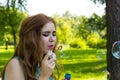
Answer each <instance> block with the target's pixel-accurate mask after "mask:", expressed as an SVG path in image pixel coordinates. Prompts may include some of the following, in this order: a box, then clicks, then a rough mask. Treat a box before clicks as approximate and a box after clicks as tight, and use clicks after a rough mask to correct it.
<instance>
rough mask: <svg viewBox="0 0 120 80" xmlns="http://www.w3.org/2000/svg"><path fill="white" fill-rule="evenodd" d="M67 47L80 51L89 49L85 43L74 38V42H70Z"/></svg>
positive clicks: (80, 39)
mask: <svg viewBox="0 0 120 80" xmlns="http://www.w3.org/2000/svg"><path fill="white" fill-rule="evenodd" d="M69 45H70V46H71V47H73V48H80V49H87V48H89V47H88V46H87V44H86V41H85V40H84V39H82V38H75V39H74V40H72V42H71V43H70V44H69Z"/></svg>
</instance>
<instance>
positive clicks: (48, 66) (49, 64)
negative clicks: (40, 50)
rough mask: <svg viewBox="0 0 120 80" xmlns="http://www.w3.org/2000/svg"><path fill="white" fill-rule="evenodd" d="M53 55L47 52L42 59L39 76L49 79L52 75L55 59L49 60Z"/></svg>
mask: <svg viewBox="0 0 120 80" xmlns="http://www.w3.org/2000/svg"><path fill="white" fill-rule="evenodd" d="M53 54H54V53H53V52H52V51H49V52H48V53H47V54H46V56H45V57H44V58H43V61H42V65H41V75H40V76H42V77H43V78H49V77H50V75H51V74H52V73H53V70H54V67H55V61H56V58H50V57H51V56H52V55H53Z"/></svg>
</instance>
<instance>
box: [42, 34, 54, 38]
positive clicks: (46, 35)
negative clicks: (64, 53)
mask: <svg viewBox="0 0 120 80" xmlns="http://www.w3.org/2000/svg"><path fill="white" fill-rule="evenodd" d="M42 35H43V36H45V37H48V36H49V35H50V33H44V34H42ZM52 36H56V33H52Z"/></svg>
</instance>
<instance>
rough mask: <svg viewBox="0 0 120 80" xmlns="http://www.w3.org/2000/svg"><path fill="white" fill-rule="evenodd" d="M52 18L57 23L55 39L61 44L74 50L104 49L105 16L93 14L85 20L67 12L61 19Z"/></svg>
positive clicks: (55, 16) (56, 16)
mask: <svg viewBox="0 0 120 80" xmlns="http://www.w3.org/2000/svg"><path fill="white" fill-rule="evenodd" d="M53 18H54V19H55V21H56V22H57V37H58V41H59V42H60V43H61V44H69V45H70V46H71V47H74V48H105V45H106V43H105V42H106V19H105V18H106V16H105V15H103V16H98V15H97V14H93V15H92V16H91V17H90V18H87V17H85V16H76V15H72V14H70V13H69V11H67V12H66V13H65V14H64V15H63V16H62V17H60V16H59V15H57V14H56V15H54V16H53ZM103 42H104V45H102V43H103Z"/></svg>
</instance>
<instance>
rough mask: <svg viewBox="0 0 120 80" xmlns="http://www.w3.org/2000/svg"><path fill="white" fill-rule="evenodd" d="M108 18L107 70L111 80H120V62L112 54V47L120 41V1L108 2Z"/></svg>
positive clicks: (108, 0)
mask: <svg viewBox="0 0 120 80" xmlns="http://www.w3.org/2000/svg"><path fill="white" fill-rule="evenodd" d="M106 16H107V69H108V71H109V80H119V79H120V60H118V59H116V58H114V57H113V56H112V53H111V48H112V45H113V43H114V42H115V41H118V40H120V0H106Z"/></svg>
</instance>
